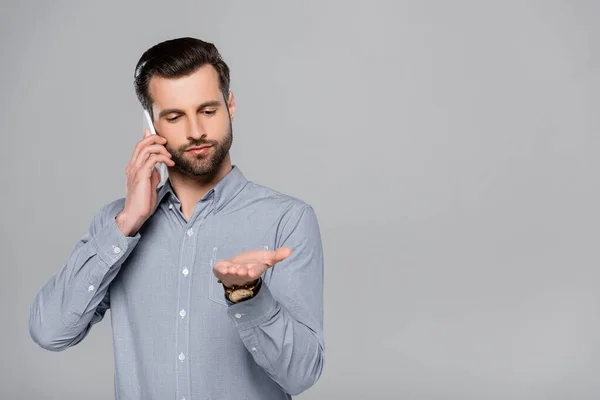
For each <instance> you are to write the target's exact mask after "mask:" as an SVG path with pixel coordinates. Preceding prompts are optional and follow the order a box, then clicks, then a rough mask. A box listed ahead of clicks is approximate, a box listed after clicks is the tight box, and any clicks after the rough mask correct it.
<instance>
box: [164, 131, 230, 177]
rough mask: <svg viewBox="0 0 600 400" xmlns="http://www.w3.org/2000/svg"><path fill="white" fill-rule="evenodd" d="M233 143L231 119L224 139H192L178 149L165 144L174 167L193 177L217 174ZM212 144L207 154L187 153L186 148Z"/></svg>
mask: <svg viewBox="0 0 600 400" xmlns="http://www.w3.org/2000/svg"><path fill="white" fill-rule="evenodd" d="M232 143H233V129H232V126H231V121H230V122H229V130H228V132H227V134H226V135H225V136H224V137H223V139H221V140H220V141H219V140H206V139H203V138H201V139H192V140H190V141H189V143H188V144H186V145H184V146H180V147H178V148H177V149H174V148H171V147H169V146H168V145H165V147H166V148H167V151H168V152H169V153H171V155H172V158H171V159H172V160H173V162H174V163H175V166H174V167H173V168H176V169H177V170H179V171H180V172H181V173H182V174H184V175H188V176H193V177H210V176H212V175H215V174H216V172H217V171H218V169H219V167H220V166H221V163H222V162H223V160H224V159H225V157H226V156H227V153H229V149H230V148H231V144H232ZM202 145H211V146H212V147H211V148H210V149H209V150H208V152H207V153H206V154H186V153H185V152H186V150H188V149H189V148H191V147H195V146H202Z"/></svg>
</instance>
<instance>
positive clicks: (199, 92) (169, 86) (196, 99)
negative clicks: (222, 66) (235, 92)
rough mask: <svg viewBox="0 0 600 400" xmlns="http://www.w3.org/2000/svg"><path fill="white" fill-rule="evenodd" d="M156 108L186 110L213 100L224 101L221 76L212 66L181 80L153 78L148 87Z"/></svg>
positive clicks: (205, 66)
mask: <svg viewBox="0 0 600 400" xmlns="http://www.w3.org/2000/svg"><path fill="white" fill-rule="evenodd" d="M148 88H149V91H150V97H151V99H152V102H153V106H154V108H155V109H156V108H158V109H164V108H182V109H184V108H186V107H194V106H197V105H198V104H201V103H204V102H206V101H211V100H218V101H222V100H223V95H222V94H221V90H220V88H219V74H218V73H217V71H216V70H215V69H214V67H213V66H212V65H210V64H207V65H203V66H202V67H200V68H198V70H196V71H195V72H193V73H192V74H190V75H188V76H184V77H181V78H164V77H160V76H153V77H152V78H151V79H150V84H149V85H148Z"/></svg>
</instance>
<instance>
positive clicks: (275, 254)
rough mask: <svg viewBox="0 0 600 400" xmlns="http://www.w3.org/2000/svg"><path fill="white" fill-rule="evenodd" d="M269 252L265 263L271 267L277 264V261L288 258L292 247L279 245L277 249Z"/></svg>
mask: <svg viewBox="0 0 600 400" xmlns="http://www.w3.org/2000/svg"><path fill="white" fill-rule="evenodd" d="M269 253H270V254H269V255H268V256H267V260H266V262H265V264H267V265H269V266H271V267H272V266H273V265H275V264H277V263H278V262H281V261H283V260H285V259H286V258H288V257H289V256H291V255H292V249H290V248H289V247H280V248H279V249H277V251H271V252H269Z"/></svg>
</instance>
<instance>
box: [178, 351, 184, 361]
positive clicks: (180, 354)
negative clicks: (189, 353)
mask: <svg viewBox="0 0 600 400" xmlns="http://www.w3.org/2000/svg"><path fill="white" fill-rule="evenodd" d="M178 358H179V361H183V360H185V355H184V354H183V353H179V357H178Z"/></svg>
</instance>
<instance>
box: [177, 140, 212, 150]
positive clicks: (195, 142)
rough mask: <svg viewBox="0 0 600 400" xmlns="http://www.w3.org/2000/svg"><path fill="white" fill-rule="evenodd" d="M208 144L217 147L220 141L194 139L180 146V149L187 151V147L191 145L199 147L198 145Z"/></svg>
mask: <svg viewBox="0 0 600 400" xmlns="http://www.w3.org/2000/svg"><path fill="white" fill-rule="evenodd" d="M207 144H208V145H212V146H215V147H216V146H218V145H219V142H218V141H216V140H206V139H192V140H190V141H189V142H188V143H187V144H185V145H183V146H180V147H179V151H186V150H187V149H189V148H191V147H197V146H202V145H207Z"/></svg>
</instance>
